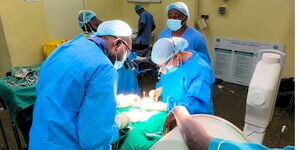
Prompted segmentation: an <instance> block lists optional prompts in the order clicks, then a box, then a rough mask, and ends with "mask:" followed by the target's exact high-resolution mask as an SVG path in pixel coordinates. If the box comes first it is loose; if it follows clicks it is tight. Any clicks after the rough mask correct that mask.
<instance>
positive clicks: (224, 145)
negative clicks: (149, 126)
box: [164, 106, 295, 150]
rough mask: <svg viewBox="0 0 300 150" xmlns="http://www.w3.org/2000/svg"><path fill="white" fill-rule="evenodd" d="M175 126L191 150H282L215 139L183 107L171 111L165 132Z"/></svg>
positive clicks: (292, 147)
mask: <svg viewBox="0 0 300 150" xmlns="http://www.w3.org/2000/svg"><path fill="white" fill-rule="evenodd" d="M175 126H178V128H179V131H180V133H181V135H182V138H183V140H184V142H185V143H186V145H187V147H188V148H189V149H190V150H281V149H277V148H275V149H271V148H268V147H266V146H264V145H261V144H257V143H237V142H234V141H230V140H225V139H221V138H214V137H212V136H210V135H208V134H207V132H206V130H205V129H204V127H203V126H202V125H201V124H200V123H199V122H198V121H197V120H195V119H194V118H192V116H191V115H190V114H189V112H188V111H187V109H186V108H185V107H183V106H176V107H174V108H173V109H172V110H171V112H170V113H169V115H168V117H167V120H166V122H165V124H164V131H165V132H168V131H171V130H172V129H173V128H174V127H175ZM220 134H221V133H220ZM294 149H295V147H294V146H286V147H284V148H283V149H282V150H294Z"/></svg>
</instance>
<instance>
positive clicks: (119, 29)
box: [93, 20, 132, 36]
mask: <svg viewBox="0 0 300 150" xmlns="http://www.w3.org/2000/svg"><path fill="white" fill-rule="evenodd" d="M131 34H132V30H131V28H130V26H129V25H128V24H127V23H126V22H124V21H121V20H110V21H104V22H102V23H101V24H100V25H99V26H98V28H97V32H95V33H94V34H93V35H94V36H104V35H112V36H131Z"/></svg>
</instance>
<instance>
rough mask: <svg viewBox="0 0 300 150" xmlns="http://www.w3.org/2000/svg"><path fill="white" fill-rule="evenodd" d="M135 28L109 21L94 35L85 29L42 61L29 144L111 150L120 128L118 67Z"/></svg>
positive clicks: (36, 147)
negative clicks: (87, 34) (90, 34)
mask: <svg viewBox="0 0 300 150" xmlns="http://www.w3.org/2000/svg"><path fill="white" fill-rule="evenodd" d="M131 33H132V31H131V28H130V27H129V25H128V24H127V23H125V22H123V21H121V20H112V21H105V22H103V23H102V24H101V25H99V26H98V29H97V32H96V33H95V34H94V35H95V36H93V37H91V38H90V39H86V38H85V37H84V36H83V35H82V34H81V35H79V36H77V37H76V38H74V39H73V40H71V41H69V42H67V43H65V44H63V45H61V46H60V47H58V48H57V49H56V50H55V51H54V52H53V53H52V54H51V55H50V56H49V57H48V58H47V59H46V60H45V62H44V63H43V65H42V67H41V70H40V76H39V80H38V84H37V89H36V90H37V100H36V103H35V105H34V111H33V122H32V127H31V130H30V139H29V149H32V150H41V149H45V150H54V149H55V150H81V149H97V150H98V149H99V150H106V149H110V144H111V143H112V142H113V141H114V140H116V138H117V137H118V129H119V128H120V127H121V124H120V118H122V117H121V116H122V115H121V116H120V115H118V116H117V117H115V115H116V100H115V99H116V89H117V78H118V74H117V71H116V69H118V68H120V67H121V66H122V65H123V62H124V61H125V59H126V57H127V54H128V53H129V51H130V49H131V44H132V41H131V39H130V35H131Z"/></svg>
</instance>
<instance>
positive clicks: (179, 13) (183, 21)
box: [158, 2, 210, 64]
mask: <svg viewBox="0 0 300 150" xmlns="http://www.w3.org/2000/svg"><path fill="white" fill-rule="evenodd" d="M166 10H167V15H168V20H167V26H168V28H166V29H164V30H163V31H161V32H160V34H159V37H158V38H159V39H160V38H170V37H181V38H184V39H186V40H187V41H188V43H189V46H188V47H187V48H186V50H187V51H189V50H192V51H193V50H194V51H196V52H198V53H199V55H200V56H201V57H202V58H203V59H204V60H205V61H206V62H207V63H208V64H210V58H209V55H208V52H207V43H206V39H205V37H204V36H203V35H202V34H201V33H200V32H199V31H197V30H196V29H195V28H193V27H189V26H188V25H187V20H188V18H189V16H190V14H189V10H188V7H187V5H186V4H185V3H183V2H174V3H171V4H169V5H168V6H167V9H166Z"/></svg>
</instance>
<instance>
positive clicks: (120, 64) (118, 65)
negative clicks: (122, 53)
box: [114, 59, 125, 70]
mask: <svg viewBox="0 0 300 150" xmlns="http://www.w3.org/2000/svg"><path fill="white" fill-rule="evenodd" d="M124 62H125V59H124V60H122V61H119V60H117V61H115V64H114V67H115V68H116V69H117V70H119V69H120V68H121V67H122V66H123V64H124Z"/></svg>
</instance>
